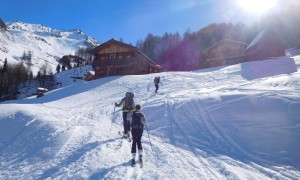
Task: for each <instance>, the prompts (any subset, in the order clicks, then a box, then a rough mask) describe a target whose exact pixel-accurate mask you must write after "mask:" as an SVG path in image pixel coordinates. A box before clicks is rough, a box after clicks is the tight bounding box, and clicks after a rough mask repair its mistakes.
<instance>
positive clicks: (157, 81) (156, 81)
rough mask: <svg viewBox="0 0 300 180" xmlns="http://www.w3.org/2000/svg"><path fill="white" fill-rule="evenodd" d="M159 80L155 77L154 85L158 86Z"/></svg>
mask: <svg viewBox="0 0 300 180" xmlns="http://www.w3.org/2000/svg"><path fill="white" fill-rule="evenodd" d="M159 80H160V77H157V76H156V77H155V78H154V84H158V83H159Z"/></svg>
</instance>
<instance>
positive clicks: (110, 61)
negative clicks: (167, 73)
mask: <svg viewBox="0 0 300 180" xmlns="http://www.w3.org/2000/svg"><path fill="white" fill-rule="evenodd" d="M91 54H93V55H94V56H95V59H94V61H93V64H92V66H93V68H94V70H95V77H94V78H100V77H105V76H114V75H133V74H135V75H138V74H149V73H156V72H159V68H160V66H159V65H157V64H156V63H155V62H153V61H152V60H151V59H150V58H149V57H147V56H146V55H145V54H143V53H142V52H141V51H140V50H139V49H137V48H136V47H133V46H131V45H129V44H125V43H123V42H120V41H117V40H114V39H111V40H109V41H107V42H105V43H103V44H101V45H100V46H98V47H96V48H94V49H92V50H91Z"/></svg>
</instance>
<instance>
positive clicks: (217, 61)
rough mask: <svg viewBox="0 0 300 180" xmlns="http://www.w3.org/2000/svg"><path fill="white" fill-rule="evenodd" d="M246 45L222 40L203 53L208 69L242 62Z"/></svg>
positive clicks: (244, 57)
mask: <svg viewBox="0 0 300 180" xmlns="http://www.w3.org/2000/svg"><path fill="white" fill-rule="evenodd" d="M246 47H247V44H245V43H242V42H238V41H233V40H230V39H223V40H221V41H218V42H217V43H215V44H214V45H212V46H211V47H209V48H207V49H206V50H205V51H204V54H205V57H206V61H207V63H208V66H209V67H214V66H223V65H232V64H237V63H241V62H244V61H245V59H246V54H245V48H246Z"/></svg>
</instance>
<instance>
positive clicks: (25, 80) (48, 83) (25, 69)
mask: <svg viewBox="0 0 300 180" xmlns="http://www.w3.org/2000/svg"><path fill="white" fill-rule="evenodd" d="M39 86H40V87H45V88H48V89H53V88H55V86H56V79H55V76H54V75H53V74H52V73H51V72H50V71H49V67H48V65H47V63H45V64H44V65H42V67H41V68H40V71H39V72H38V74H37V75H36V76H33V73H32V71H31V70H30V67H29V66H26V65H24V62H23V61H21V62H18V63H16V64H9V63H8V62H7V59H5V60H4V63H3V66H2V67H0V102H1V101H5V100H10V99H16V98H17V97H18V95H19V94H20V89H25V93H26V95H32V94H28V92H29V91H30V90H31V88H34V91H35V90H36V88H37V87H39Z"/></svg>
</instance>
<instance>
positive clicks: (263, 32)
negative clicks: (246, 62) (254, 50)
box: [246, 30, 265, 50]
mask: <svg viewBox="0 0 300 180" xmlns="http://www.w3.org/2000/svg"><path fill="white" fill-rule="evenodd" d="M264 34H265V30H263V31H261V32H260V33H259V34H258V35H257V36H256V37H255V38H254V39H253V40H252V41H251V43H250V44H249V45H248V46H247V48H246V50H247V49H250V48H251V47H253V46H254V45H255V44H257V43H258V42H259V41H260V40H261V38H262V37H263V36H264Z"/></svg>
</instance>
